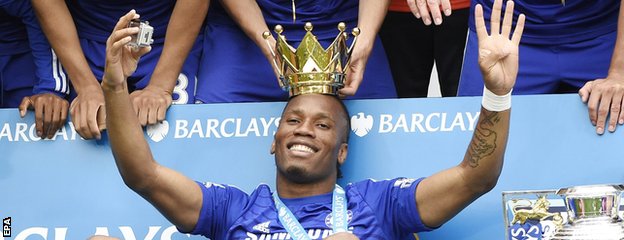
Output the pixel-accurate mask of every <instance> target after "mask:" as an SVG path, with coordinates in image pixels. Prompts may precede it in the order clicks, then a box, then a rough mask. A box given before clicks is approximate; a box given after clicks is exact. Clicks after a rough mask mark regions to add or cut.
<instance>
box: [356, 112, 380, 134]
mask: <svg viewBox="0 0 624 240" xmlns="http://www.w3.org/2000/svg"><path fill="white" fill-rule="evenodd" d="M373 122H374V121H373V116H371V115H366V116H364V113H363V112H360V113H358V114H357V115H354V116H351V131H353V133H355V135H357V136H358V137H364V136H366V134H368V132H370V130H371V129H372V128H373Z"/></svg>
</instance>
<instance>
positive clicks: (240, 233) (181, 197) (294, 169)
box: [102, 0, 525, 239]
mask: <svg viewBox="0 0 624 240" xmlns="http://www.w3.org/2000/svg"><path fill="white" fill-rule="evenodd" d="M493 8H494V11H493V16H492V22H491V31H492V32H491V34H488V32H487V30H486V27H485V23H484V20H483V10H482V8H481V7H480V6H479V7H477V8H476V13H475V15H476V16H477V18H476V25H477V32H478V34H479V51H480V52H481V60H480V66H481V70H482V73H483V76H484V82H485V86H486V89H485V90H486V91H485V92H486V93H485V94H484V97H483V102H482V109H481V115H480V119H479V121H478V124H477V128H476V130H475V132H474V135H473V138H472V141H471V142H470V144H469V146H468V150H467V152H466V154H465V156H464V158H463V161H461V162H460V163H459V164H458V165H457V166H455V167H452V168H450V169H447V170H444V171H442V172H439V173H436V174H434V175H432V176H430V177H427V178H420V179H405V178H397V179H393V180H386V181H372V180H366V181H361V182H356V183H353V184H349V185H347V186H345V187H344V189H343V188H342V187H340V186H338V185H336V179H337V178H338V175H339V166H340V165H341V164H342V163H344V161H345V160H346V158H347V153H348V135H349V129H350V128H349V126H348V125H349V114H348V112H347V109H346V108H345V106H344V105H343V104H342V102H341V100H340V99H339V98H338V97H336V96H335V95H331V94H330V95H324V94H318V93H309V94H300V95H298V96H294V97H292V98H291V99H290V100H289V101H288V104H287V105H286V107H285V108H284V110H283V113H282V118H281V121H280V125H279V128H278V130H277V133H276V134H275V138H274V141H273V144H272V145H271V148H270V149H271V152H272V153H274V155H275V164H276V167H277V175H276V186H277V189H276V191H275V192H273V191H272V190H271V189H270V188H269V187H268V186H267V185H262V184H261V185H260V186H258V187H257V189H256V190H255V191H253V192H252V193H251V194H247V193H244V192H243V191H241V190H239V189H237V188H235V187H231V186H227V185H222V184H216V183H204V184H202V183H197V182H194V181H192V180H190V179H188V178H187V177H185V176H183V175H182V174H180V173H178V172H175V171H174V170H172V169H169V168H166V167H163V166H161V165H159V164H158V163H157V162H156V161H155V160H154V157H153V156H152V153H151V151H150V149H149V146H148V144H147V142H146V141H145V140H144V138H143V132H142V130H141V127H140V124H139V122H138V120H137V117H136V114H134V110H133V109H132V105H131V104H130V97H129V95H128V91H127V87H126V86H127V84H126V78H127V77H128V76H129V75H131V74H132V72H133V71H134V69H136V64H137V62H138V59H139V57H140V56H141V55H143V54H145V53H146V52H147V51H149V50H148V49H133V48H130V47H128V46H126V44H127V43H128V42H129V41H130V36H131V35H132V34H135V33H137V31H138V29H136V28H125V26H127V23H128V22H129V21H130V20H131V19H133V18H135V17H136V15H135V12H134V11H131V12H130V13H128V14H126V15H125V16H123V17H122V18H121V19H120V20H119V23H118V24H117V26H116V27H115V30H114V32H113V33H112V34H111V36H110V38H109V39H108V42H107V52H106V72H105V75H104V80H103V85H102V88H103V90H104V95H105V99H106V108H107V109H106V110H107V112H108V114H109V115H108V118H107V124H108V129H109V130H108V131H109V136H110V144H111V148H112V151H113V154H114V156H115V160H116V163H117V166H118V168H119V172H120V173H121V176H122V177H123V180H124V182H125V183H126V185H128V186H129V187H130V188H131V189H132V190H134V191H135V192H137V193H138V194H140V195H141V196H142V197H143V198H145V199H147V200H148V201H149V202H150V203H151V204H152V205H154V206H155V207H156V208H157V209H158V210H159V211H160V212H161V213H162V214H163V215H164V216H165V217H167V218H168V219H169V220H170V221H171V222H172V223H173V224H175V225H176V226H177V227H178V229H179V230H180V231H182V232H189V233H192V234H200V235H203V236H206V237H209V238H211V239H277V238H279V239H285V238H287V237H286V236H289V237H290V238H291V239H322V238H329V239H354V238H356V237H359V238H361V239H408V238H411V236H412V235H411V233H412V232H420V231H430V230H432V229H435V228H437V227H439V226H440V225H442V224H443V223H445V222H446V221H448V220H449V219H451V218H452V217H453V216H454V215H456V214H457V213H458V212H459V211H461V210H462V209H463V208H465V207H466V206H467V205H468V204H470V203H471V202H472V201H474V200H475V199H477V198H478V197H479V196H481V195H483V194H485V193H486V192H488V191H489V190H490V189H492V188H493V187H494V186H495V185H496V181H497V180H498V177H499V175H500V172H501V169H502V166H503V155H504V151H505V146H506V144H507V135H508V130H509V116H510V111H511V110H510V108H511V97H510V95H511V94H510V93H511V89H512V87H513V86H514V84H515V80H516V73H517V71H518V42H519V41H520V36H521V35H522V29H523V26H524V19H525V17H524V15H520V17H519V18H518V22H517V24H516V29H515V30H514V32H513V34H512V32H511V30H512V18H513V14H512V12H513V2H511V1H508V2H507V7H506V12H505V17H504V19H503V21H502V26H501V23H500V22H501V20H500V13H501V8H502V1H501V0H497V1H496V2H495V4H494V6H493ZM510 35H511V38H510V37H509V36H510ZM334 233H337V234H334ZM332 234H334V235H332Z"/></svg>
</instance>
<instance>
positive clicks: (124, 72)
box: [102, 9, 152, 91]
mask: <svg viewBox="0 0 624 240" xmlns="http://www.w3.org/2000/svg"><path fill="white" fill-rule="evenodd" d="M135 18H139V14H137V13H136V12H135V10H134V9H132V10H130V12H128V13H126V15H124V16H123V17H121V18H120V19H119V21H118V22H117V25H115V29H113V33H111V35H110V37H108V40H106V65H105V69H106V71H105V72H104V76H103V77H102V86H103V87H108V88H110V89H112V90H115V91H117V90H125V91H127V90H126V79H127V78H128V77H129V76H130V75H132V73H134V71H135V70H136V68H137V64H138V62H139V58H141V56H143V55H144V54H146V53H148V52H149V51H150V50H152V48H151V47H139V48H136V47H130V46H128V45H127V44H128V43H129V42H130V41H131V40H132V37H131V36H132V35H134V34H137V33H138V32H139V28H138V27H131V28H128V27H126V26H128V23H130V21H131V20H132V19H135Z"/></svg>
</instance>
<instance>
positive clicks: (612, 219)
mask: <svg viewBox="0 0 624 240" xmlns="http://www.w3.org/2000/svg"><path fill="white" fill-rule="evenodd" d="M623 192H624V185H593V186H578V187H570V188H562V189H559V190H542V191H514V192H503V205H504V207H503V208H504V210H505V226H506V235H507V238H506V239H510V240H520V239H544V240H589V239H592V240H624V223H623V221H622V218H623V217H624V216H623V215H622V214H623V213H622V211H621V205H620V204H621V203H620V202H621V201H620V200H621V195H622V193H623ZM509 219H512V220H511V221H510V220H509Z"/></svg>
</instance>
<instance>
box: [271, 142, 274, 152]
mask: <svg viewBox="0 0 624 240" xmlns="http://www.w3.org/2000/svg"><path fill="white" fill-rule="evenodd" d="M271 154H275V141H273V142H272V143H271Z"/></svg>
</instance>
